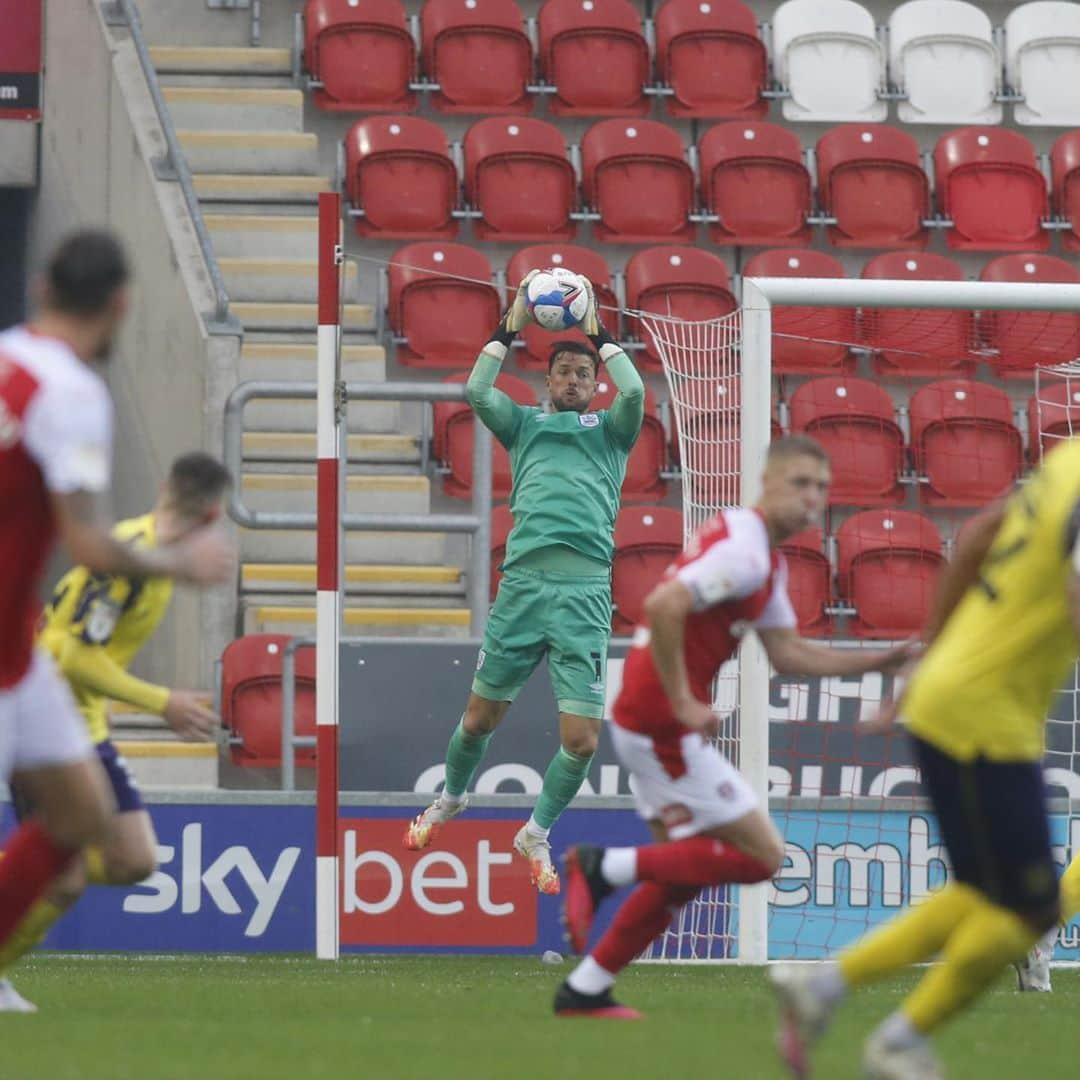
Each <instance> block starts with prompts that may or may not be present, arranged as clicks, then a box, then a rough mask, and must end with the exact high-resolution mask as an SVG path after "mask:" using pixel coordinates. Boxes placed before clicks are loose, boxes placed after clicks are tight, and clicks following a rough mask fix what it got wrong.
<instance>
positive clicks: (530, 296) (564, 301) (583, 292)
mask: <svg viewBox="0 0 1080 1080" xmlns="http://www.w3.org/2000/svg"><path fill="white" fill-rule="evenodd" d="M526 304H527V306H528V309H529V314H530V315H531V316H532V318H533V321H534V322H535V323H536V324H537V326H541V327H543V329H545V330H553V331H556V332H557V331H559V330H569V329H570V327H572V326H577V324H578V323H579V322H581V320H582V319H583V318H584V317H585V312H586V310H587V308H588V305H589V293H588V290H587V289H586V288H585V282H584V281H582V279H581V275H580V274H575V273H574V272H573V270H566V269H564V268H563V267H561V266H556V267H554V268H553V269H547V270H541V271H540V273H539V274H537V275H536V277H534V278H533V279H532V281H530V282H529V288H528V291H527V295H526Z"/></svg>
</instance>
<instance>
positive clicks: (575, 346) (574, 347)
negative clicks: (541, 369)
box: [548, 338, 600, 377]
mask: <svg viewBox="0 0 1080 1080" xmlns="http://www.w3.org/2000/svg"><path fill="white" fill-rule="evenodd" d="M564 352H568V353H573V354H574V355H575V356H587V357H588V358H589V359H590V360H591V361H592V369H593V376H594V377H595V376H596V374H597V372H598V371H599V370H600V357H599V356H597V355H596V350H595V349H590V348H589V346H588V345H586V344H585V342H583V341H574V340H573V338H567V339H565V340H563V341H556V342H555V344H554V345H552V346H551V352H550V353H549V354H548V374H549V375H550V374H551V369H552V368H553V367H554V366H555V358H556V357H557V356H558V355H559V353H564Z"/></svg>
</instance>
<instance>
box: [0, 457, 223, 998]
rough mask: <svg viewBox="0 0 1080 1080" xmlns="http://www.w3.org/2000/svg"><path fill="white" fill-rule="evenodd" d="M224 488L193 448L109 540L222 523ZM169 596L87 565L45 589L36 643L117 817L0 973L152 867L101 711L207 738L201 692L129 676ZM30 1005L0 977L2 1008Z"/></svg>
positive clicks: (153, 846)
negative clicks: (93, 756)
mask: <svg viewBox="0 0 1080 1080" xmlns="http://www.w3.org/2000/svg"><path fill="white" fill-rule="evenodd" d="M228 483H229V474H228V471H227V470H226V469H225V466H224V465H222V464H221V463H220V462H219V461H217V460H216V459H215V458H213V457H211V456H210V455H209V454H204V453H201V452H199V451H196V452H194V453H190V454H185V455H183V456H182V457H179V458H177V459H176V461H174V462H173V465H172V468H171V469H170V471H169V476H168V479H167V480H166V481H165V484H164V485H163V486H162V489H161V495H160V497H159V499H158V502H157V505H156V506H155V507H154V509H153V510H151V511H150V513H148V514H143V515H142V516H141V517H137V518H131V519H129V520H128V521H121V522H120V523H119V524H117V525H116V527H115V528H114V529H113V536H114V537H116V539H118V540H120V541H122V542H123V543H125V544H128V545H130V546H132V547H135V548H138V549H140V550H147V549H152V548H156V547H161V546H164V545H167V544H172V543H175V542H176V541H177V540H180V539H182V538H183V537H185V536H187V535H189V534H190V533H192V532H193V531H195V530H197V529H200V528H203V527H205V526H207V525H210V524H212V523H213V522H215V521H217V520H218V519H219V518H220V516H221V510H222V496H223V495H224V493H225V489H226V487H227V486H228ZM172 593H173V582H172V579H171V578H167V577H156V578H144V577H130V576H125V575H122V574H118V575H108V574H100V573H98V574H95V573H91V572H90V571H89V570H88V569H87V568H86V567H85V566H77V567H75V568H74V569H72V570H69V571H68V573H67V574H65V575H64V577H63V578H61V580H60V581H59V582H58V584H57V586H56V588H55V589H54V590H53V595H52V600H51V601H50V603H49V606H48V607H47V608H46V611H45V615H44V625H43V628H42V630H41V632H40V633H39V635H38V645H39V646H40V647H41V648H43V649H45V650H46V651H47V652H48V653H49V654H50V655H51V656H52V658H53V660H54V661H55V663H56V666H57V667H58V668H59V669H60V673H61V674H62V675H63V676H64V678H65V679H66V680H67V683H68V686H69V687H70V688H71V690H72V693H73V694H74V697H75V701H76V704H77V705H78V707H79V711H80V712H81V713H82V716H83V719H84V720H85V722H86V726H87V729H88V731H89V733H90V738H91V740H92V741H93V743H94V746H95V748H96V750H97V755H98V757H99V758H100V760H101V764H102V765H103V766H104V768H105V773H106V775H107V776H108V778H109V783H110V785H111V787H112V792H113V797H114V799H115V802H116V813H115V814H113V815H112V817H111V819H110V821H109V825H108V828H107V831H106V836H105V842H104V844H103V846H102V847H100V848H98V847H91V848H88V849H87V850H86V851H85V852H84V853H83V856H82V858H81V859H77V860H75V861H74V862H73V863H72V864H71V865H70V866H69V867H68V869H67V870H65V871H64V872H63V874H61V876H60V877H59V878H58V879H57V880H56V881H55V882H54V883H53V885H52V887H51V888H50V890H49V892H48V894H47V896H46V897H45V898H44V899H42V900H39V901H38V902H37V904H35V905H34V907H33V908H31V909H30V912H29V913H28V914H27V916H26V918H25V919H24V920H23V921H22V923H20V925H19V928H18V929H17V930H16V932H15V933H14V934H13V935H12V937H11V938H10V939H9V940H8V942H7V944H6V945H4V946H3V947H0V976H3V975H4V973H6V971H7V970H8V969H9V968H10V967H11V965H12V964H13V963H14V962H15V961H16V960H18V959H19V957H21V956H22V955H23V954H24V953H26V952H28V951H29V950H30V949H32V948H33V947H34V946H35V945H37V944H38V943H39V942H40V941H41V940H42V938H44V936H45V934H46V933H47V932H48V930H49V928H50V927H51V926H52V925H53V923H55V922H56V920H57V919H59V918H60V916H61V915H63V914H64V912H65V911H67V910H68V908H70V907H71V906H72V905H73V904H74V903H75V902H76V901H77V900H78V899H79V897H80V896H81V895H82V893H83V890H84V889H85V888H86V886H87V885H88V884H92V885H133V884H135V883H136V882H138V881H142V880H143V879H144V878H146V877H149V876H150V874H152V873H153V872H154V870H156V869H157V837H156V836H155V834H154V826H153V823H152V822H151V820H150V814H149V812H148V811H147V809H146V806H145V804H144V803H143V800H142V794H141V793H140V791H139V789H138V787H137V785H136V784H135V782H134V780H133V779H132V777H131V774H130V773H129V772H128V769H127V764H126V763H125V761H124V759H123V758H122V757H120V756H119V754H117V751H116V747H115V746H114V744H113V742H112V739H111V738H110V733H109V722H108V717H107V715H106V706H107V705H108V702H109V701H122V702H125V703H127V704H128V705H132V706H134V707H135V708H137V709H142V710H143V711H145V712H150V713H156V714H158V715H160V716H163V717H164V718H165V721H166V722H167V723H168V725H169V726H170V727H171V728H172V729H173V731H175V732H176V733H177V734H178V735H180V736H182V737H183V738H185V739H191V740H205V739H208V738H209V737H210V734H211V732H212V731H213V726H214V723H215V721H216V717H215V716H214V714H213V713H212V712H211V711H210V709H209V708H208V707H207V705H206V703H205V695H203V694H199V693H195V692H193V691H190V690H170V689H169V688H168V687H164V686H156V685H154V684H153V683H149V682H145V681H144V680H142V679H139V678H136V677H135V676H134V675H131V674H129V673H128V671H127V667H128V665H129V664H130V663H131V662H132V660H134V659H135V656H136V655H137V654H138V652H139V650H140V649H141V648H142V647H143V646H144V645H145V644H146V642H147V641H148V640H149V639H150V636H151V634H153V632H154V631H155V630H156V629H157V627H158V625H159V623H160V622H161V620H162V618H164V616H165V612H166V611H167V609H168V606H169V601H170V600H171V599H172ZM15 805H16V810H17V811H18V812H19V816H20V818H22V817H25V816H26V815H27V813H28V812H32V809H33V807H32V804H24V803H23V802H22V800H21V799H20V797H19V790H18V786H17V785H16V787H15ZM33 1008H34V1006H32V1005H31V1004H30V1003H29V1002H27V1001H26V1000H25V999H24V998H23V997H22V996H21V995H20V994H18V993H17V992H16V991H15V990H14V988H13V987H12V986H11V983H10V982H9V981H8V980H7V979H6V978H0V1011H19V1012H28V1011H31V1010H32V1009H33Z"/></svg>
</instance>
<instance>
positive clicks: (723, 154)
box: [698, 121, 812, 247]
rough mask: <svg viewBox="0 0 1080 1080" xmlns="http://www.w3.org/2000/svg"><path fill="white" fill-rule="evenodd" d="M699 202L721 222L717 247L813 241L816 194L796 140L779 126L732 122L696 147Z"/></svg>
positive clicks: (714, 230) (713, 230)
mask: <svg viewBox="0 0 1080 1080" xmlns="http://www.w3.org/2000/svg"><path fill="white" fill-rule="evenodd" d="M698 157H699V160H700V162H701V166H700V167H701V201H702V202H703V203H704V205H705V207H706V208H707V209H708V210H709V212H710V213H712V214H716V215H718V217H719V219H720V220H719V221H717V222H713V223H710V225H709V234H710V236H711V237H712V239H713V241H714V242H715V243H717V244H756V245H759V246H763V247H775V246H776V245H781V244H782V245H792V244H806V243H809V242H810V227H809V226H808V225H807V224H806V219H807V217H808V216H809V214H810V206H811V198H812V190H811V181H810V173H809V172H808V171H807V168H806V165H805V164H804V162H803V154H802V146H801V145H800V143H799V139H798V136H797V135H796V134H795V133H794V132H793V131H789V130H788V129H786V128H783V127H780V125H779V124H768V123H764V122H762V123H744V122H740V121H732V122H731V123H728V124H717V125H716V126H715V127H713V128H710V129H709V130H708V131H707V132H706V133H705V134H704V135H703V136H702V138H701V141H700V143H699V144H698Z"/></svg>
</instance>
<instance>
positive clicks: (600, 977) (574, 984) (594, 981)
mask: <svg viewBox="0 0 1080 1080" xmlns="http://www.w3.org/2000/svg"><path fill="white" fill-rule="evenodd" d="M566 981H567V983H569V985H570V989H571V990H576V991H577V992H578V993H579V994H602V993H603V992H604V991H605V990H610V989H611V988H612V987H613V986H614V985H615V976H614V975H612V974H611V972H610V971H605V970H604V968H602V967H601V966H600V965H599V964H598V963H597V962H596V961H595V960H594V959H593V958H592V957H591V956H586V957H585V959H584V960H582V961H581V963H580V964H578V966H577V967H576V968H574V970H573V971H572V972H571V973H570V978H569V979H567V980H566Z"/></svg>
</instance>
